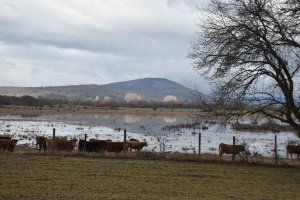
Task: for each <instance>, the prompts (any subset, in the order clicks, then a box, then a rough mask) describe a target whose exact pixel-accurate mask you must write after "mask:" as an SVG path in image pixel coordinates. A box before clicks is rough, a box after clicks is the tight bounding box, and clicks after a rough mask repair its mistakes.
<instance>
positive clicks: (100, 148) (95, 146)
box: [78, 139, 106, 153]
mask: <svg viewBox="0 0 300 200" xmlns="http://www.w3.org/2000/svg"><path fill="white" fill-rule="evenodd" d="M84 148H85V151H86V152H88V153H89V152H96V153H99V152H104V150H105V148H106V141H105V140H96V139H91V140H90V141H84V140H79V144H78V151H81V152H82V151H84Z"/></svg>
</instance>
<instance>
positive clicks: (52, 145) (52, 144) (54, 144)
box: [47, 138, 77, 152]
mask: <svg viewBox="0 0 300 200" xmlns="http://www.w3.org/2000/svg"><path fill="white" fill-rule="evenodd" d="M76 142H77V140H76V139H72V140H66V139H62V138H55V139H54V141H53V139H52V138H51V139H49V138H48V139H47V147H48V149H50V150H51V149H54V150H56V151H67V152H71V151H73V149H74V147H75V146H76Z"/></svg>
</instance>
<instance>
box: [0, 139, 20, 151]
mask: <svg viewBox="0 0 300 200" xmlns="http://www.w3.org/2000/svg"><path fill="white" fill-rule="evenodd" d="M17 142H18V140H8V139H0V150H1V151H4V150H8V151H10V152H13V151H14V149H15V147H16V145H17Z"/></svg>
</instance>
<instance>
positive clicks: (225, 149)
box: [219, 143, 246, 160]
mask: <svg viewBox="0 0 300 200" xmlns="http://www.w3.org/2000/svg"><path fill="white" fill-rule="evenodd" d="M243 151H246V149H245V145H231V144H224V143H221V144H220V145H219V155H220V158H221V156H222V155H223V154H224V153H226V154H232V159H233V160H234V158H235V155H237V154H239V153H240V152H243Z"/></svg>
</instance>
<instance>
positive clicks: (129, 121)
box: [124, 115, 140, 124]
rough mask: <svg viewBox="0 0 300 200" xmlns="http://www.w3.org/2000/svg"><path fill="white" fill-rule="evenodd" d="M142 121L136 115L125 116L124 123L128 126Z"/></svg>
mask: <svg viewBox="0 0 300 200" xmlns="http://www.w3.org/2000/svg"><path fill="white" fill-rule="evenodd" d="M139 121H140V117H138V116H134V115H125V116H124V122H125V123H126V124H134V123H137V122H139Z"/></svg>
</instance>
